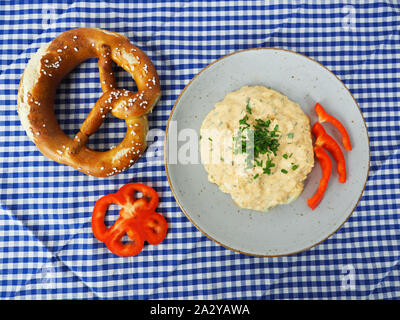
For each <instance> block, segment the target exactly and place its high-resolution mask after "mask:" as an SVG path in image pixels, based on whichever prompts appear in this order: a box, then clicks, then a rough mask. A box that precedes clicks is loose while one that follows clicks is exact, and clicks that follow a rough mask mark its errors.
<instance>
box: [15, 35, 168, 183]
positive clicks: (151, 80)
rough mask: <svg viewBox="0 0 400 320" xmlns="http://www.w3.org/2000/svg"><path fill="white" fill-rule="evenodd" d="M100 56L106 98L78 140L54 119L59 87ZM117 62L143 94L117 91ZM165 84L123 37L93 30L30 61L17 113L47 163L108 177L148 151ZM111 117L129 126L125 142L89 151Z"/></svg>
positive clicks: (57, 42) (60, 41) (62, 38)
mask: <svg viewBox="0 0 400 320" xmlns="http://www.w3.org/2000/svg"><path fill="white" fill-rule="evenodd" d="M96 56H97V57H98V59H99V74H100V81H101V88H102V91H103V94H102V96H101V97H100V98H99V100H98V101H97V102H96V103H95V105H94V107H93V108H92V110H91V111H90V113H89V115H88V116H87V118H86V119H85V121H84V122H83V124H82V126H81V128H80V131H79V132H78V133H77V134H76V135H75V137H74V138H73V139H71V138H70V137H68V136H67V135H66V134H65V133H64V132H63V131H62V130H61V128H60V126H59V124H58V122H57V119H56V117H55V114H54V107H53V104H54V97H55V93H56V89H57V85H58V83H59V82H60V81H61V80H62V78H63V77H64V76H65V75H67V74H68V73H69V72H70V71H71V70H72V69H73V68H75V67H76V66H77V65H78V64H80V63H81V62H83V61H85V60H87V59H89V58H93V57H96ZM112 61H114V62H115V63H117V64H118V65H119V66H121V67H122V68H123V69H125V70H126V71H127V72H129V73H130V74H131V76H132V77H133V79H134V80H135V82H136V85H137V88H138V92H136V93H133V92H131V91H128V90H125V89H118V88H117V85H116V81H115V78H114V74H113V71H112ZM160 95H161V93H160V83H159V80H158V76H157V72H156V70H155V68H154V66H153V64H152V63H151V61H150V59H149V58H148V57H147V56H146V54H145V53H143V52H142V51H141V50H140V49H139V48H137V47H136V46H134V45H133V44H132V43H130V42H129V39H128V38H127V37H125V36H123V35H121V34H118V33H115V32H110V31H105V30H100V29H91V28H79V29H72V30H68V31H65V32H64V33H62V34H60V35H59V36H58V37H57V38H55V39H54V40H53V41H51V42H50V43H48V44H47V45H45V46H43V47H42V48H40V49H39V50H38V51H37V52H36V53H35V54H34V55H33V56H32V58H31V60H30V61H29V62H28V65H27V67H26V69H25V71H24V73H23V75H22V78H21V82H20V86H19V91H18V114H19V117H20V120H21V123H22V126H23V128H24V129H25V131H26V133H27V135H28V136H29V138H30V139H31V140H32V141H33V142H34V143H35V144H36V146H37V147H38V149H39V150H40V152H42V153H43V154H44V155H45V156H47V157H48V158H50V159H52V160H54V161H57V162H60V163H63V164H66V165H69V166H71V167H73V168H75V169H77V170H79V171H81V172H83V173H85V174H88V175H92V176H97V177H105V176H111V175H114V174H117V173H119V172H122V171H124V170H126V169H127V168H129V167H130V166H131V165H133V164H134V163H135V162H136V161H137V160H138V158H139V157H140V156H141V155H142V153H143V152H144V150H145V149H146V134H147V131H148V122H147V114H148V113H149V112H151V111H152V109H153V107H154V106H155V104H156V103H157V102H158V100H159V98H160ZM108 112H111V113H112V115H114V116H115V117H117V118H119V119H124V120H125V121H126V125H127V130H126V134H125V137H124V139H123V140H122V141H121V143H120V144H119V145H118V146H116V147H114V148H112V149H111V150H108V151H105V152H97V151H94V150H92V149H90V148H88V147H87V146H86V144H87V142H88V139H89V137H90V136H91V135H92V134H93V133H94V132H96V131H97V130H98V129H99V127H100V126H101V124H102V123H103V121H104V118H105V116H106V114H107V113H108Z"/></svg>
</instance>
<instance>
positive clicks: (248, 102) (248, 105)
mask: <svg viewBox="0 0 400 320" xmlns="http://www.w3.org/2000/svg"><path fill="white" fill-rule="evenodd" d="M246 111H247V112H248V113H250V114H251V108H250V99H248V100H247V105H246Z"/></svg>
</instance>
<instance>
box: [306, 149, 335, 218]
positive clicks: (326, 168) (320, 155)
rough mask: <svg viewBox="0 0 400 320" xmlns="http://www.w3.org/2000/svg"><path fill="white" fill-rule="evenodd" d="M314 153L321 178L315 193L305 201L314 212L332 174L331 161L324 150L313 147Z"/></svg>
mask: <svg viewBox="0 0 400 320" xmlns="http://www.w3.org/2000/svg"><path fill="white" fill-rule="evenodd" d="M314 153H315V156H316V157H317V159H318V162H319V164H320V166H321V170H322V177H321V180H320V182H319V186H318V189H317V191H316V192H315V194H314V195H313V196H312V197H311V198H310V199H308V200H307V204H308V206H309V207H310V208H311V209H312V210H314V209H315V208H316V207H317V206H318V205H319V204H320V202H321V200H322V198H323V197H324V193H325V190H326V187H327V186H328V182H329V179H330V177H331V172H332V160H331V158H330V157H329V155H328V154H327V153H326V152H325V150H324V149H323V148H322V147H320V146H315V147H314Z"/></svg>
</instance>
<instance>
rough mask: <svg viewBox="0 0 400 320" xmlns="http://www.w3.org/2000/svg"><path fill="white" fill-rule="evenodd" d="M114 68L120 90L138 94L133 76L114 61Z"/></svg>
mask: <svg viewBox="0 0 400 320" xmlns="http://www.w3.org/2000/svg"><path fill="white" fill-rule="evenodd" d="M112 68H113V72H114V76H115V82H116V83H117V87H118V88H120V89H126V90H129V91H131V92H137V91H138V88H137V86H136V82H135V80H134V79H133V78H132V76H131V75H130V74H129V73H128V72H126V71H125V70H124V69H123V68H121V67H120V66H119V65H118V64H116V63H115V62H114V61H113V63H112Z"/></svg>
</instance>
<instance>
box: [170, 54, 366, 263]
mask: <svg viewBox="0 0 400 320" xmlns="http://www.w3.org/2000/svg"><path fill="white" fill-rule="evenodd" d="M255 50H278V51H284V52H289V53H292V54H296V55H299V56H301V57H303V58H306V59H308V60H310V61H312V62H314V63H317V64H319V65H320V66H322V67H323V68H324V69H325V70H327V71H328V72H329V73H330V74H332V75H333V76H334V77H335V78H336V79H337V80H338V81H339V82H340V83H341V84H342V86H343V87H344V88H345V89H346V91H347V92H348V93H349V94H350V96H351V97H352V99H353V101H354V102H355V104H356V106H357V108H358V111H359V112H360V115H361V119H362V120H363V123H364V128H365V131H366V133H367V141H368V169H367V174H366V178H365V182H364V186H363V188H362V190H361V192H360V195H359V197H358V199H357V202H356V204H355V206H354V208H353V209H352V210H351V211H350V213H349V215H348V216H347V217H346V219H345V220H344V221H343V222H342V223H341V224H340V225H339V227H338V228H337V229H335V230H334V231H333V232H332V233H330V234H329V235H328V236H326V237H325V238H324V239H322V240H320V241H318V242H316V243H314V244H312V245H311V246H308V247H306V248H303V249H300V250H297V251H294V252H289V253H283V254H274V255H271V254H267V255H265V254H255V253H250V252H245V251H242V250H238V249H235V248H231V247H229V246H228V245H225V244H223V243H221V242H219V241H218V240H216V239H214V238H213V237H211V236H210V235H209V234H207V233H206V232H205V231H204V230H202V229H201V228H200V227H199V226H198V225H197V224H196V223H195V222H194V221H193V220H192V219H191V218H190V216H189V215H188V214H187V212H186V210H185V209H184V207H183V206H182V204H181V203H180V202H179V200H178V197H177V196H176V194H175V191H174V189H173V187H172V183H171V179H170V175H169V171H168V165H167V152H166V149H167V137H168V130H169V125H170V121H171V118H172V115H173V113H174V111H175V108H176V106H177V104H178V103H179V101H180V99H181V97H182V95H183V94H184V92H185V91H186V89H187V88H188V87H189V86H190V85H191V84H192V82H193V81H194V80H195V79H196V78H197V77H198V76H199V75H200V74H201V73H203V72H204V71H206V70H207V69H208V68H210V67H211V66H212V65H214V64H216V63H218V62H220V61H221V60H223V59H225V58H228V57H230V56H232V55H235V54H239V53H242V52H246V51H255ZM163 151H164V167H165V173H166V176H167V180H168V185H169V188H170V189H171V192H172V195H173V196H174V199H175V201H176V203H177V204H178V206H179V207H180V209H181V211H182V212H183V214H184V215H185V216H186V218H188V219H189V221H190V222H191V223H192V224H193V225H194V226H195V227H196V228H197V230H199V231H200V232H201V233H202V234H203V235H205V236H206V237H207V238H209V239H210V240H212V241H214V242H215V243H217V244H219V245H220V246H222V247H224V248H226V249H229V250H232V251H234V252H238V253H241V254H244V255H248V256H253V257H265V258H276V257H287V256H291V255H295V254H298V253H301V252H305V251H307V250H310V249H311V248H313V247H316V246H318V245H319V244H321V243H322V242H324V241H326V240H328V239H329V238H330V237H331V236H332V235H334V234H335V233H336V232H337V231H338V230H339V229H340V228H341V227H342V226H343V225H344V224H345V223H346V222H347V221H348V220H349V218H350V217H351V216H352V214H353V212H354V211H355V209H356V208H357V206H358V204H359V203H360V200H361V198H362V196H363V194H364V191H365V187H366V185H367V182H368V178H369V172H370V168H371V144H370V138H369V133H368V127H367V124H366V122H365V119H364V115H363V113H362V111H361V108H360V106H359V105H358V102H357V100H356V99H355V98H354V96H353V94H352V93H351V91H350V90H349V88H347V86H346V85H345V84H344V82H343V81H342V80H341V79H340V78H339V77H338V76H337V75H336V74H335V73H334V72H332V71H331V70H329V69H328V67H326V66H324V65H323V64H322V63H320V62H318V61H317V60H315V59H313V58H311V57H308V56H306V55H305V54H302V53H299V52H296V51H292V50H288V49H284V48H273V47H257V48H247V49H241V50H237V51H234V52H231V53H229V54H227V55H224V56H222V57H220V58H218V59H216V60H214V61H212V62H211V63H209V64H208V65H206V66H205V67H203V68H202V69H201V70H200V71H199V72H198V73H197V74H196V75H195V76H194V77H193V78H192V79H191V80H190V81H189V82H188V83H187V84H186V85H185V87H184V88H183V89H182V91H181V92H180V94H179V96H178V97H177V98H176V100H175V103H174V106H173V107H172V109H171V112H170V114H169V116H168V121H167V126H166V128H165V135H164V148H163Z"/></svg>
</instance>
